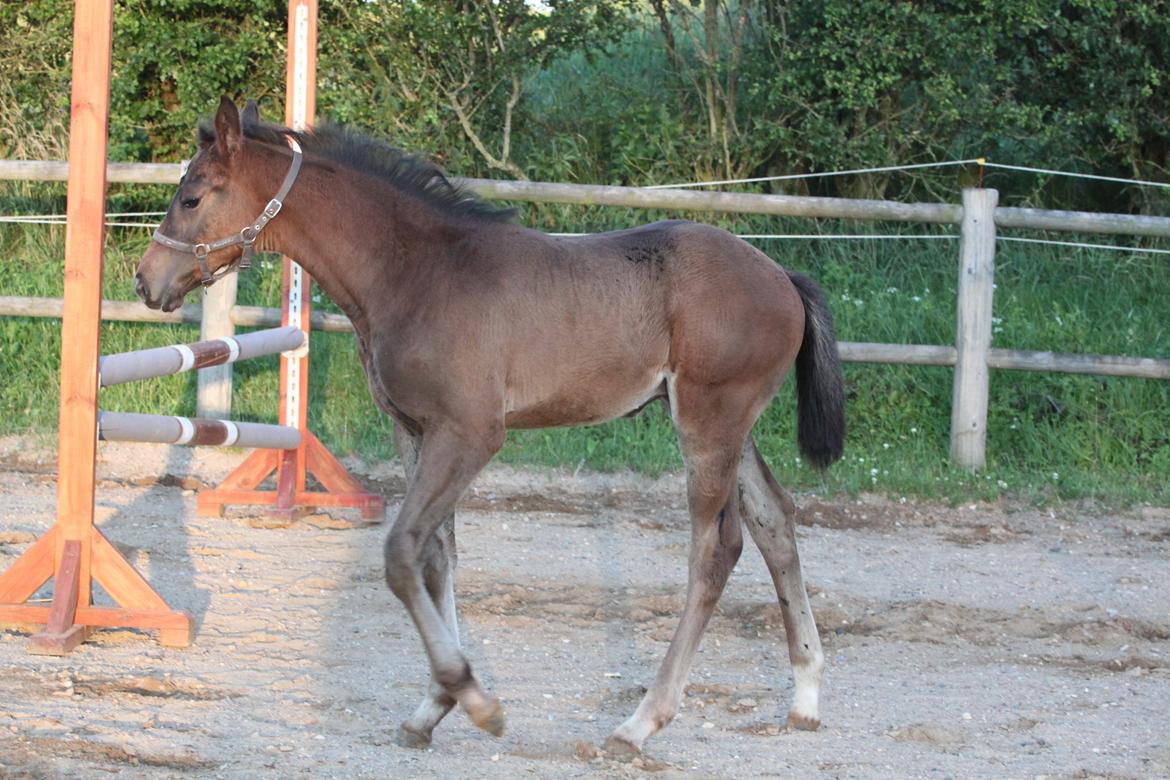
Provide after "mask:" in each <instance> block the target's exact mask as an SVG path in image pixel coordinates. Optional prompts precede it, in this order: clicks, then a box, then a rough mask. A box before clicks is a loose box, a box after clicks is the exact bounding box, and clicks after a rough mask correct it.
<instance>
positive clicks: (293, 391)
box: [276, 0, 317, 513]
mask: <svg viewBox="0 0 1170 780" xmlns="http://www.w3.org/2000/svg"><path fill="white" fill-rule="evenodd" d="M287 52H288V59H287V64H286V71H285V73H286V75H285V101H284V105H285V115H284V120H285V124H286V125H288V126H289V127H292V128H294V129H296V130H304V129H307V128H309V127H310V126H312V124H313V121H314V117H315V115H316V110H317V108H316V97H317V0H291V2H289V4H288V46H287ZM282 267H283V277H282V284H281V293H282V296H281V299H282V321H283V324H285V325H294V326H297V327H299V328H301V330H303V331H305V334H306V339H305V345H304V346H303V347H301V349H299V350H298V351H297V352H295V353H285V354H284V355H283V356H282V357H281V360H280V423H281V424H282V425H288V426H291V427H293V428H296V429H297V430H298V431H301V432H307V431H308V422H309V341H308V334H309V332H310V330H311V326H310V317H311V314H312V288H313V280H312V278H311V277H310V276H309V275H308V273H306V272H305V271H304V269H302V268H301V267H300V265H298V264H297V262H296V260H295V259H294V258H291V257H285V258H284V260H283V264H282ZM305 447H306V439H305V437H304V436H302V437H301V442H300V445H299V446H298V447H297V449H296V451H295V452H285V453H284V454H283V455H282V456H281V458H280V461H279V462H278V465H277V476H276V483H277V492H278V493H279V494H280V499H279V500H278V501H277V504H276V511H277V512H279V513H287V512H291V511H293V509H294V507H293V505H292V503H291V502H292V501H293V499H294V496H295V494H296V493H298V492H301V491H303V490H304V489H305V475H306V473H307V460H308V458H307V455H306V450H305ZM290 472H291V473H290Z"/></svg>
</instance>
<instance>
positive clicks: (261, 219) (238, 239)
mask: <svg viewBox="0 0 1170 780" xmlns="http://www.w3.org/2000/svg"><path fill="white" fill-rule="evenodd" d="M288 144H289V146H291V147H292V153H293V159H292V165H290V166H289V169H288V173H286V174H285V176H284V182H283V183H282V184H281V185H280V189H279V190H278V191H277V193H276V195H275V196H274V197H273V198H272V200H270V201H268V205H267V206H265V207H264V210H263V211H262V212H260V216H258V217H256V219H255V221H253V222H252V224H250V225H246V226H244V228H243V229H241V230H240V232H239V233H236V234H235V235H232V236H228V237H227V238H221V239H219V240H218V241H208V242H201V243H198V244H192V243H189V242H187V241H179V240H178V239H174V238H171V237H170V236H165V235H163V233H162V230H161V226H160V227H159V228H155V231H154V235H152V236H151V239H153V240H154V241H157V242H158V243H160V244H162V245H163V246H165V247H170V248H171V249H177V250H179V251H180V252H190V253H191V254H193V255H195V262H196V263H198V264H199V273H200V277H201V279H200V281H201V282H202V283H203V286H204V287H210V286H211V285H212V284H213V283H214V282H215V280H216V279H218V278H219V277H220V276H223V275H224V274H226V273H227V272H229V271H230V270H231V266H230V265H225V266H223V267H222V268H220V269H218V270H217V272H216V273H214V274H213V273H212V272H211V267H210V266H209V265H208V264H207V256H208V255H210V254H211V253H212V252H217V251H219V250H220V249H227V248H228V247H229V246H235V245H236V244H243V246H244V252H243V254H242V255H240V262H239V264H238V265H239V267H240V268H241V269H244V268H251V267H252V255H253V254H255V251H256V249H255V245H256V239H257V238H258V237H259V236H260V231H261V230H263V229H264V227H265V226H266V225H267V224H268V223H269V222H271V221H272V218H273V217H275V216H276V215H277V214H279V213H280V209H281V207H282V206H283V205H284V199H285V198H286V197H287V196H288V191H289V190H291V189H292V186H293V182H294V181H296V180H297V174H298V173H300V170H301V159H302V158H303V156H304V155H303V154H302V153H301V145H300V144H298V143H297V140H296V139H295V138H293V137H292V136H289V138H288Z"/></svg>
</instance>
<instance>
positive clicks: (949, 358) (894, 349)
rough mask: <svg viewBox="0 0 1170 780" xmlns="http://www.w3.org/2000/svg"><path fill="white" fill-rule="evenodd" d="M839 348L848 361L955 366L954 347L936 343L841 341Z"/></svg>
mask: <svg viewBox="0 0 1170 780" xmlns="http://www.w3.org/2000/svg"><path fill="white" fill-rule="evenodd" d="M837 350H838V352H839V353H840V355H841V359H842V360H843V361H845V362H847V363H894V364H900V365H912V366H953V365H954V364H955V360H956V359H957V358H956V356H957V354H958V353H957V352H956V350H955V348H954V347H951V346H943V345H934V344H874V343H870V342H859V341H839V342H837Z"/></svg>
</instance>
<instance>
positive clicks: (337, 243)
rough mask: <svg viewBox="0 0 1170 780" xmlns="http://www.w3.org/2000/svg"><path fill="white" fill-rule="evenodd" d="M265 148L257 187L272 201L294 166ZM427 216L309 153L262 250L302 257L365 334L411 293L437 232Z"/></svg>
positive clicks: (382, 186)
mask: <svg viewBox="0 0 1170 780" xmlns="http://www.w3.org/2000/svg"><path fill="white" fill-rule="evenodd" d="M258 146H259V145H258ZM259 148H261V149H263V154H264V157H263V158H262V160H263V162H262V164H259V165H257V167H259V168H262V169H263V170H264V171H265V172H266V173H265V175H259V176H255V177H254V179H253V181H254V184H253V185H252V187H253V188H254V190H255V193H254V195H255V197H256V198H257V199H258V201H259V202H262V203H266V202H267V200H268V199H269V198H271V197H272V194H271V193H272V192H274V191H275V188H276V187H278V186H279V182H280V179H281V178H282V177H283V175H284V173H283V171H284V170H285V169H286V168H287V164H288V163H287V157H286V156H285V155H283V154H282V153H281V152H280V151H278V150H276V149H273V148H270V147H265V146H261V147H259ZM258 157H259V155H258ZM428 212H429V210H428V209H426V208H425V207H423V206H422V205H421V204H419V203H417V202H415V201H413V200H412V199H411V198H409V197H408V196H405V195H403V194H401V193H399V192H398V191H397V190H395V189H394V188H393V187H391V186H390V185H388V184H386V183H385V182H382V181H380V180H378V179H375V178H373V177H369V176H364V175H362V174H360V173H355V172H353V171H351V170H349V169H347V168H344V167H342V166H340V165H337V164H335V163H331V162H328V161H323V160H321V159H320V158H316V159H315V158H314V157H312V156H310V155H306V156H305V162H304V167H303V168H302V169H301V173H300V176H299V177H298V178H297V181H296V183H295V184H294V185H293V188H292V190H291V191H290V192H289V195H288V197H287V198H286V201H285V205H284V207H283V208H282V210H281V213H280V215H279V216H278V217H277V218H276V219H274V220H273V221H272V223H271V224H270V225H269V227H268V229H267V230H266V231H265V232H264V233H262V234H261V238H260V241H259V248H260V249H262V250H266V251H277V252H281V253H283V254H286V255H288V256H289V257H291V258H293V259H294V260H296V261H297V262H298V263H299V264H300V265H302V266H303V267H304V268H305V270H307V271H308V272H309V274H310V275H311V276H312V277H313V279H314V280H316V282H317V283H318V284H319V285H320V286H321V288H322V289H323V290H324V291H325V293H326V294H327V295H328V296H329V297H330V298H331V299H332V300H333V301H334V302H335V303H336V304H337V305H338V306H340V307H341V309H342V310H343V311H344V312H345V313H346V315H347V316H348V317H349V318H350V319H351V320H353V321H354V325H355V327H357V328H358V329H359V332H361V331H362V330H364V329H365V328H366V326H367V323H368V321H369V320H370V319H374V318H377V317H378V316H379V315H380V314H382V313H387V310H388V309H392V308H393V307H394V303H395V301H394V297H395V296H401V295H409V294H411V293H410V290H411V289H413V287H414V285H412V284H410V282H411V281H412V276H414V275H415V273H414V271H415V269H416V268H417V267H418V265H419V262H418V258H416V257H415V256H414V255H415V250H416V249H417V248H418V245H419V243H420V240H423V239H425V237H426V236H427V235H428V234H430V233H432V232H433V230H434V229H436V228H438V227H439V226H438V225H436V224H432V223H435V222H436V220H435V218H434V217H433V215H431V214H429V213H428ZM408 261H409V262H408Z"/></svg>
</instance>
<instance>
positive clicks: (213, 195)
mask: <svg viewBox="0 0 1170 780" xmlns="http://www.w3.org/2000/svg"><path fill="white" fill-rule="evenodd" d="M255 111H256V107H255V104H254V103H251V102H249V103H248V107H247V108H245V109H244V119H245V120H246V121H249V122H254V121H256V120H257V117H256V115H255ZM200 136H201V138H200V143H199V152H198V154H196V155H195V157H194V159H192V160H191V163H190V165H189V166H188V167H187V173H186V175H184V176H183V178H182V180H181V181H180V182H179V188H178V190H177V191H176V192H175V196H174V198H172V199H171V205H170V207H169V208H168V209H167V215H166V217H165V218H164V219H163V221H162V224H161V225H160V226H159V229H158V231H157V232H156V234H155V237H154V240H153V241H152V242H151V244H150V246H149V247H148V248H147V250H146V253H145V254H144V255H143V256H142V260H141V261H140V262H139V264H138V272H137V273H136V274H135V276H134V290H135V292H137V293H138V297H140V298H141V299H142V300H143V301H144V302H145V303H146V305H147V306H149V307H150V308H152V309H162V310H163V311H173V310H175V309H177V308H179V306H180V305H182V302H183V296H185V295H186V294H187V293H189V292H190V291H191V290H194V289H195V288H196V287H198V286H199V285H200V284H210V283H211V281H212V280H213V279H215V278H218V277H219V276H220V275H222V274H224V273H226V272H228V271H230V270H231V269H232V268H233V266H235V265H237V264H238V263H239V262H240V260H241V258H242V257H243V255H244V246H245V242H244V241H243V240H240V241H234V242H230V243H228V242H224V241H221V239H230V238H232V237H241V229H243V230H244V231H247V230H249V229H250V228H251V226H252V224H253V223H252V220H253V218H254V217H255V215H256V214H257V213H260V211H261V209H263V208H264V204H263V203H259V204H258V203H257V200H256V196H254V195H249V194H248V192H247V190H246V188H244V187H241V186H240V184H239V182H240V181H242V180H243V179H244V177H245V176H246V172H245V171H244V170H242V169H243V167H244V165H243V159H242V158H243V155H242V154H241V148H242V146H243V144H244V133H243V129H242V127H241V119H240V113H239V111H237V110H236V105H235V103H233V102H232V101H231V100H230V99H228V98H226V97H225V98H223V100H221V101H220V104H219V110H218V111H217V112H216V115H215V135H214V137H212V136H211V134H210V133H207V132H202V133H200ZM248 237H249V236H247V235H243V236H242V238H248ZM251 238H252V239H253V240H254V238H255V236H251ZM164 242H165V243H164ZM221 243H227V245H226V246H223V247H222V248H217V247H216V245H217V244H221ZM201 255H202V262H201Z"/></svg>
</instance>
